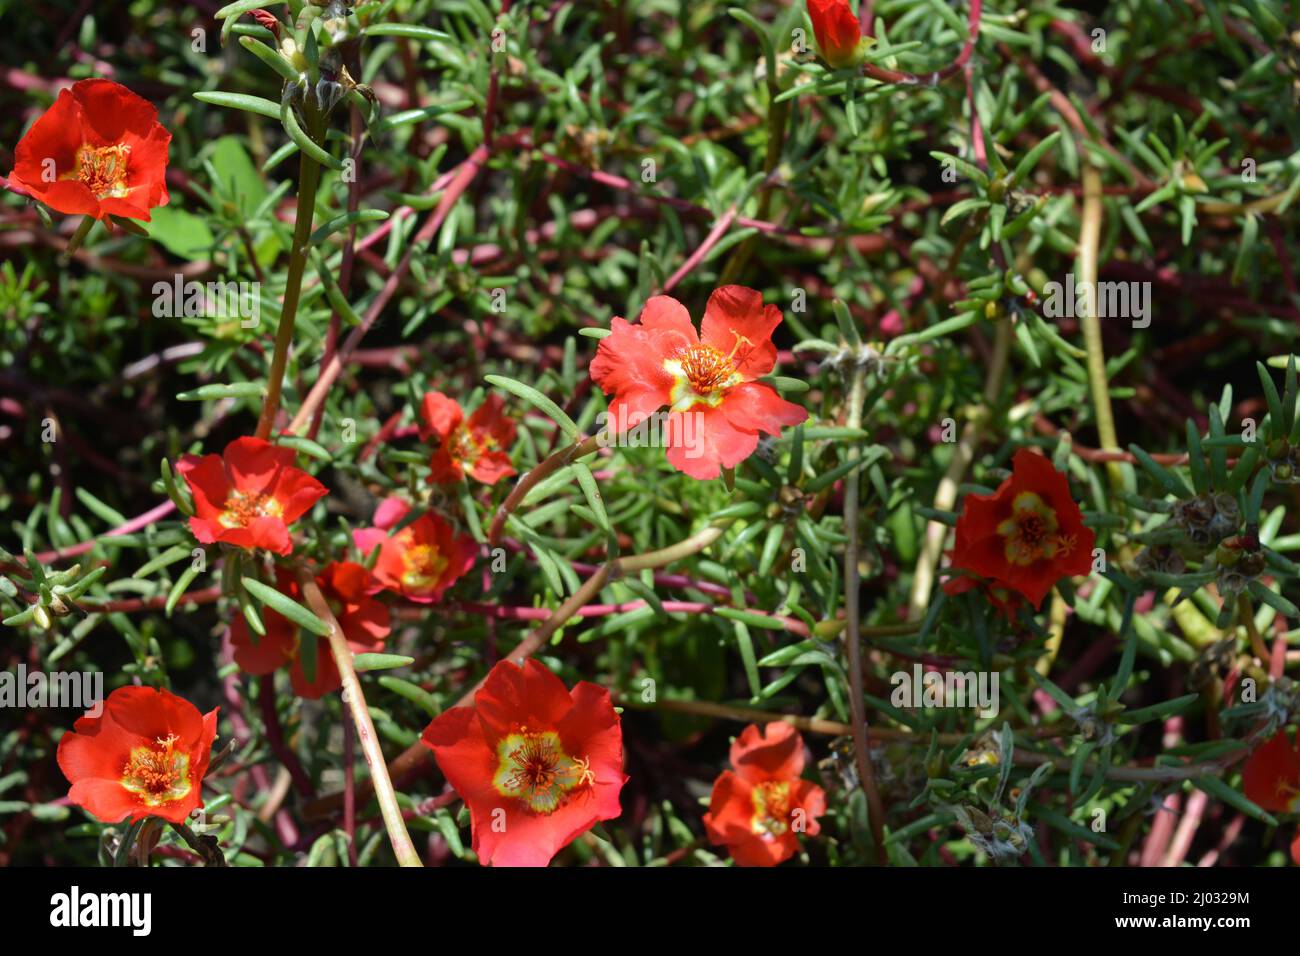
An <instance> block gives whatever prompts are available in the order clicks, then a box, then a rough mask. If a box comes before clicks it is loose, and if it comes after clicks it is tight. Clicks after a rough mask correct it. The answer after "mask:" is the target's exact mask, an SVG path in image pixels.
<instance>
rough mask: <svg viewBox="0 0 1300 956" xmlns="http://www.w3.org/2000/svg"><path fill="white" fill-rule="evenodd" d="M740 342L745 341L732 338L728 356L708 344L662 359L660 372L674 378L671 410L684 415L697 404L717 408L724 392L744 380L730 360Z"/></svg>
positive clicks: (695, 346)
mask: <svg viewBox="0 0 1300 956" xmlns="http://www.w3.org/2000/svg"><path fill="white" fill-rule="evenodd" d="M742 342H747V340H746V339H745V338H744V337H743V336H739V335H738V336H736V347H735V348H733V349H732V350H731V354H730V355H727V354H725V353H724V352H723V351H722V350H721V349H716V348H714V347H713V346H712V345H692V346H690V347H689V348H685V349H679V350H678V351H677V352H675V353H673V355H672V356H670V357H669V358H667V359H665V360H664V370H665V371H667V372H668V374H669V375H671V376H672V377H673V379H674V382H673V387H672V391H671V397H672V410H673V411H675V412H684V411H686V410H688V409H690V408H692V407H693V406H695V405H699V404H703V405H708V406H709V407H710V408H717V407H718V406H719V405H721V404H722V399H723V398H724V397H725V396H726V392H727V389H729V388H732V387H733V386H735V385H739V384H740V383H741V382H743V381H744V377H743V376H742V375H741V374H740V373H739V372H737V371H736V363H735V361H734V357H735V354H736V349H738V348H740V345H741V343H742Z"/></svg>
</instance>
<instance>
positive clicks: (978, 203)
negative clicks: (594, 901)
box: [0, 0, 1300, 866]
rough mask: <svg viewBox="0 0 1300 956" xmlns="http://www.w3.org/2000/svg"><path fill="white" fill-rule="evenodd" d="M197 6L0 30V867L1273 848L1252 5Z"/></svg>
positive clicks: (1288, 646)
mask: <svg viewBox="0 0 1300 956" xmlns="http://www.w3.org/2000/svg"><path fill="white" fill-rule="evenodd" d="M220 6H221V5H220V4H218V3H213V2H203V0H199V2H193V3H185V4H180V3H165V2H159V0H132V2H115V3H79V2H74V0H52V2H50V3H46V4H41V5H36V6H33V5H20V4H17V3H14V2H12V0H0V18H2V19H3V23H4V30H3V31H2V33H0V50H3V61H4V63H5V64H6V68H5V70H4V71H3V72H2V73H0V107H2V112H0V116H2V117H3V119H0V173H4V174H5V177H6V178H5V180H4V184H5V185H7V187H8V189H7V190H6V191H5V192H4V193H3V200H2V201H0V256H2V257H3V260H4V261H3V263H2V264H0V452H2V453H0V516H2V517H3V520H2V521H0V547H2V548H3V551H0V570H3V572H4V574H3V576H0V612H2V613H0V616H3V617H4V618H5V621H4V623H5V625H7V626H6V627H4V628H3V629H0V658H2V659H3V665H4V668H5V669H6V670H7V671H8V672H9V673H11V674H14V675H17V674H19V673H20V672H21V673H26V674H37V673H40V674H47V675H54V674H59V673H73V674H77V675H82V674H86V675H93V674H102V675H103V682H104V683H103V691H104V694H105V695H108V694H109V693H110V692H113V691H115V690H117V691H118V693H119V694H121V695H122V696H120V697H117V696H115V697H113V698H110V700H109V703H108V706H107V709H106V710H105V711H104V713H105V715H106V716H105V717H104V718H103V719H102V721H101V720H100V718H99V717H96V718H94V719H93V720H90V719H87V720H86V721H85V722H78V718H79V717H80V716H81V713H82V711H83V710H86V709H87V706H86V704H87V702H79V703H78V704H77V705H75V706H74V705H70V704H68V702H66V701H56V700H52V699H41V700H36V699H35V698H31V697H30V695H27V696H26V697H25V696H24V693H25V688H23V689H21V690H19V692H18V694H17V695H14V696H11V697H10V698H8V699H6V698H5V696H4V686H3V685H0V861H2V862H5V863H10V864H45V865H60V864H88V863H96V862H99V863H104V864H106V865H110V864H114V863H117V864H123V863H127V862H131V861H135V862H140V861H142V860H148V859H149V855H150V853H152V861H153V863H154V865H172V866H176V865H197V864H198V863H199V862H206V863H208V864H214V863H220V862H223V861H224V862H226V863H228V864H230V865H248V866H258V865H266V866H294V865H392V864H393V863H395V862H418V861H422V862H423V863H425V864H426V865H442V864H452V863H457V862H458V861H470V862H472V861H474V860H475V859H476V858H477V859H478V860H479V861H480V862H484V863H486V862H494V863H534V864H545V863H547V862H548V861H550V860H551V859H552V857H553V858H554V862H553V865H597V866H624V865H630V866H663V865H674V866H685V865H729V861H734V862H735V863H737V864H747V865H771V864H773V863H781V862H784V861H785V860H787V859H789V860H792V862H790V863H785V865H787V866H797V865H800V864H812V865H827V864H829V865H858V864H870V863H877V862H888V863H893V864H898V865H916V864H919V865H930V866H948V865H991V864H994V863H997V864H1002V865H1053V866H1094V865H1107V864H1109V865H1161V864H1164V865H1181V864H1197V863H1199V864H1203V865H1213V864H1233V865H1286V864H1287V863H1288V862H1289V860H1290V859H1291V857H1292V855H1295V857H1296V860H1297V862H1300V844H1297V849H1296V850H1294V851H1291V852H1288V850H1289V845H1290V844H1291V842H1292V840H1293V839H1295V833H1296V814H1297V812H1300V803H1297V797H1300V756H1296V755H1295V753H1294V751H1293V750H1291V748H1290V744H1289V740H1290V739H1293V737H1294V731H1295V724H1296V722H1297V719H1298V718H1300V690H1298V689H1297V684H1296V682H1295V680H1294V678H1293V676H1290V675H1294V674H1295V670H1296V667H1297V665H1298V664H1300V647H1298V646H1297V644H1298V642H1300V609H1298V608H1297V606H1296V603H1293V602H1300V585H1298V583H1297V577H1300V565H1297V563H1295V561H1293V559H1292V557H1291V556H1290V555H1292V554H1293V553H1294V552H1295V551H1297V550H1300V524H1298V523H1297V520H1296V517H1295V516H1294V515H1293V514H1291V513H1289V506H1291V505H1293V504H1295V503H1296V501H1297V498H1296V489H1297V487H1300V416H1298V415H1297V413H1296V405H1297V401H1298V400H1300V389H1298V388H1297V383H1296V369H1295V365H1294V360H1292V359H1291V358H1290V356H1291V355H1292V353H1294V352H1297V351H1300V349H1297V348H1296V346H1295V344H1294V343H1295V339H1296V337H1297V333H1298V331H1300V289H1298V287H1297V278H1296V266H1295V263H1296V257H1297V255H1300V243H1298V242H1297V235H1298V234H1297V229H1296V221H1297V220H1296V212H1295V209H1296V203H1295V199H1296V197H1297V194H1300V146H1298V145H1297V141H1298V139H1300V121H1298V120H1297V112H1296V107H1297V104H1298V103H1300V21H1297V20H1296V16H1297V8H1296V5H1295V4H1288V3H1285V2H1283V0H1172V2H1168V0H1114V2H1109V3H1100V2H1099V3H1091V4H1086V3H1068V2H1059V3H1058V2H1053V0H1034V2H1024V3H1017V2H1013V0H984V2H980V0H876V2H874V3H873V2H872V0H856V2H855V3H853V4H852V5H851V9H850V8H849V5H846V4H844V2H843V0H836V2H830V0H807V3H805V0H793V2H790V0H760V2H755V3H752V4H745V5H743V7H742V6H741V5H736V6H734V7H731V6H729V5H728V4H727V3H716V2H711V0H702V2H696V3H689V4H688V3H680V2H672V0H644V2H628V0H602V2H591V0H587V2H567V0H559V2H552V0H519V2H513V3H512V2H510V0H437V2H434V0H371V2H360V3H356V4H355V5H351V4H346V3H343V2H341V0H332V2H329V3H325V4H323V5H322V6H310V5H304V3H303V2H302V0H289V2H287V3H286V2H240V3H233V4H230V5H228V6H226V7H224V8H223V9H220V10H219V9H218V7H220ZM832 64H833V65H832ZM90 78H101V79H102V80H105V81H111V84H82V83H78V85H77V86H76V87H75V88H74V87H73V84H74V83H76V82H77V81H84V80H87V79H90ZM123 88H124V89H123ZM119 90H121V91H119ZM60 91H66V92H63V93H61V92H60ZM74 93H75V95H74ZM142 101H143V102H144V105H141V103H142ZM149 104H152V108H155V109H156V121H155V120H154V119H153V118H151V117H150V116H149V109H148V107H149ZM47 114H49V115H53V116H54V117H55V118H54V119H52V120H50V121H49V122H48V123H46V124H45V125H43V126H42V125H41V124H42V122H43V121H42V119H41V118H42V117H43V116H46V115H47ZM155 122H156V124H159V125H160V126H161V127H162V132H157V131H155V130H154V124H155ZM165 134H170V143H169V146H168V148H167V150H166V154H165V157H162V156H159V155H157V153H158V143H160V142H163V140H162V139H161V137H162V136H164V135H165ZM24 143H25V144H27V145H22V144H24ZM151 144H152V145H151ZM51 158H52V161H51V165H50V168H52V169H55V170H56V171H57V173H58V175H57V176H54V177H45V178H42V173H41V170H42V169H43V168H45V167H43V166H42V161H43V160H45V159H51ZM160 161H161V162H162V163H163V165H165V187H163V186H162V185H161V182H160V181H158V180H157V177H158V176H161V175H162V170H163V166H160V165H158V164H159V162H160ZM146 167H147V168H146ZM151 177H152V178H151ZM164 200H166V201H165V203H164ZM1099 282H1100V283H1101V285H1097V283H1099ZM187 283H196V284H194V285H187ZM209 283H219V285H209ZM1108 284H1109V285H1108ZM1080 290H1084V291H1082V292H1081V291H1080ZM663 296H671V297H672V299H674V300H676V301H677V302H679V303H680V305H679V306H678V305H674V304H671V303H669V302H668V300H667V299H665V298H656V297H663ZM774 319H775V321H774ZM768 337H770V344H769V342H768ZM664 408H668V409H671V411H672V412H673V415H670V416H668V418H669V419H670V420H672V421H675V422H677V423H678V424H679V425H681V426H682V427H685V424H684V423H686V422H687V420H688V418H687V416H695V417H693V418H690V419H689V421H690V422H691V423H693V425H698V427H700V428H702V429H703V431H702V433H701V434H702V437H703V440H704V443H705V452H704V453H703V457H702V459H697V458H696V457H694V456H692V455H690V454H689V450H687V451H684V450H683V447H684V446H683V445H682V444H681V442H682V436H681V434H679V435H678V436H677V439H676V442H677V445H676V447H668V448H667V449H665V447H664V445H665V443H667V444H669V445H673V443H674V439H673V438H670V437H665V436H664V435H656V433H654V432H651V434H650V440H649V441H643V442H640V443H639V444H640V447H637V445H638V442H636V441H634V440H627V439H629V436H628V435H627V434H626V433H625V434H623V439H624V440H620V439H619V436H618V433H619V432H621V431H622V429H621V428H620V427H619V426H618V425H616V424H613V423H614V422H618V421H620V419H619V418H618V415H617V413H618V412H619V411H620V410H634V411H635V410H640V411H641V412H642V413H645V414H648V413H650V412H654V411H656V410H657V409H664ZM674 416H676V417H674ZM656 421H657V419H656ZM686 434H687V436H688V437H689V435H690V434H691V433H690V432H687V433H686ZM697 437H700V436H697ZM268 442H269V443H270V444H268ZM268 475H272V476H273V478H270V479H268V478H267V477H266V476H268ZM1293 624H1295V625H1297V628H1292V625H1293ZM525 660H527V661H529V664H528V665H527V666H526V667H525V668H524V669H522V670H521V669H519V667H517V666H516V665H518V664H522V663H523V662H524V661H525ZM533 662H536V663H533ZM927 673H929V674H933V675H936V676H935V677H926V676H925V675H926V674H927ZM489 675H491V676H490V677H489ZM953 675H969V677H970V678H971V682H970V685H969V686H968V687H967V688H966V689H967V690H969V691H970V692H971V693H972V694H973V695H975V696H970V697H967V698H964V699H963V700H962V701H961V702H958V701H956V700H955V699H954V696H953V693H952V692H953V691H954V690H955V689H957V688H959V687H960V686H961V682H960V681H958V682H957V684H954V682H953V680H952V676H953ZM485 678H487V682H486V683H483V681H484V679H485ZM945 679H946V680H947V692H946V693H944V692H941V691H940V690H936V685H935V682H936V681H937V682H938V683H940V684H942V683H943V682H944V681H945ZM584 682H586V683H584ZM131 685H142V686H143V688H160V689H165V690H166V691H168V693H166V694H154V693H153V692H152V691H150V692H149V693H144V692H143V691H142V690H139V689H137V690H133V691H129V692H128V691H121V690H118V689H120V688H127V687H129V686H131ZM593 685H594V686H593ZM12 686H13V685H12V682H11V691H12ZM53 687H54V683H53V678H51V683H50V688H51V689H53ZM340 688H342V689H341V690H340ZM981 690H982V691H986V692H988V693H991V694H992V697H991V698H989V699H986V698H985V697H984V696H983V695H981V694H977V693H976V692H977V691H981ZM606 692H607V693H608V696H605V694H606ZM976 697H979V699H978V700H976ZM214 708H216V709H217V713H216V717H215V721H216V723H215V726H216V740H215V742H212V741H211V740H210V739H208V737H207V734H208V733H209V732H210V727H209V722H210V720H211V712H212V711H213V710H214ZM471 708H473V709H471ZM204 715H208V716H207V718H206V719H205V718H204ZM774 721H775V722H778V723H773V722H774ZM780 721H785V722H786V723H780ZM74 722H77V727H76V729H75V732H74V727H73V725H74ZM747 725H757V726H747ZM788 725H793V726H794V728H795V729H796V730H797V731H798V732H797V733H792V732H791V730H790V729H788ZM358 731H360V733H358ZM1279 734H1284V735H1285V736H1284V737H1279V736H1278V735H1279ZM96 740H98V741H99V743H98V744H96V743H95V741H96ZM115 740H116V741H118V742H119V743H118V744H117V746H119V747H120V748H121V749H120V750H115V751H111V752H110V751H109V750H108V749H106V748H108V747H109V745H110V743H111V742H112V741H115ZM209 748H210V751H209ZM619 748H621V750H620V749H619ZM385 765H386V767H387V769H386V770H385V769H384V768H385ZM623 775H625V776H626V782H625V783H623V782H621V777H622V776H623ZM79 781H81V782H79ZM620 786H621V790H620ZM70 787H71V791H70ZM200 787H201V788H202V798H203V803H204V804H205V806H204V809H203V810H202V811H201V812H199V814H198V815H197V816H188V814H189V812H190V810H191V809H192V803H193V800H194V798H195V796H196V794H197V791H198V788H200ZM78 788H81V789H78ZM114 788H116V789H114ZM110 790H111V791H112V792H111V794H110V795H109V796H105V794H107V793H108V792H109V791H110ZM123 791H125V793H124V792H123ZM110 797H111V799H110ZM498 810H500V816H499V818H498V815H497V812H496V811H498ZM186 821H188V822H186ZM498 823H499V824H500V826H501V827H502V829H501V830H496V829H494V827H495V826H496V825H497V824H498ZM471 833H472V836H471ZM407 834H409V841H410V843H409V844H408V843H407V842H406V840H407ZM475 849H477V851H478V852H477V854H476V853H475Z"/></svg>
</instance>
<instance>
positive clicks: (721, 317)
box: [700, 285, 781, 398]
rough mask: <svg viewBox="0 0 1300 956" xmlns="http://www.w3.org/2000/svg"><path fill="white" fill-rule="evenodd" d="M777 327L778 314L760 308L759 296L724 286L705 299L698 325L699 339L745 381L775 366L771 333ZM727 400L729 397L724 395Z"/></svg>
mask: <svg viewBox="0 0 1300 956" xmlns="http://www.w3.org/2000/svg"><path fill="white" fill-rule="evenodd" d="M780 324H781V310H780V309H778V308H777V307H776V306H775V305H763V294H762V293H761V292H759V291H758V290H756V289H747V288H745V287H744V286H739V285H724V286H723V287H722V288H720V289H716V290H715V291H714V293H713V294H712V295H711V296H709V302H708V305H706V306H705V307H704V321H703V322H702V323H701V324H700V339H701V340H702V341H703V342H704V343H705V344H706V345H712V346H713V347H714V348H715V349H717V350H718V351H720V352H722V353H723V354H725V355H731V356H732V358H733V361H734V362H735V363H736V371H738V372H739V373H740V374H741V375H743V376H744V377H745V379H746V380H748V381H753V380H754V379H756V378H761V377H762V376H764V375H767V374H768V373H769V372H771V371H772V368H773V367H774V366H775V365H776V346H775V345H773V344H772V330H773V329H775V328H776V327H777V326H778V325H780ZM727 397H728V398H730V397H731V396H730V393H728V396H727Z"/></svg>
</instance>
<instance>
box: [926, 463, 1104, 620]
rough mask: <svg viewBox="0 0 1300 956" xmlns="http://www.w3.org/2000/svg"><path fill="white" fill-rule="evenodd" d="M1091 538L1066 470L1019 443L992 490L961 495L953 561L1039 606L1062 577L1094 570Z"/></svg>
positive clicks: (959, 566)
mask: <svg viewBox="0 0 1300 956" xmlns="http://www.w3.org/2000/svg"><path fill="white" fill-rule="evenodd" d="M1096 537H1097V536H1096V535H1095V534H1094V533H1093V531H1092V529H1090V528H1085V527H1084V526H1083V514H1082V512H1080V511H1079V506H1078V505H1077V504H1075V503H1074V499H1073V498H1071V497H1070V486H1069V483H1068V482H1066V480H1065V476H1064V475H1063V474H1061V473H1060V472H1059V471H1057V470H1056V469H1055V468H1053V467H1052V463H1051V462H1050V461H1048V460H1047V459H1046V458H1044V457H1043V456H1042V455H1038V454H1035V453H1034V452H1032V451H1030V450H1029V449H1027V448H1021V449H1019V450H1018V451H1017V452H1016V454H1015V457H1014V458H1013V459H1012V472H1011V477H1009V478H1008V479H1007V480H1006V481H1004V482H1002V484H1001V485H999V486H998V490H997V491H996V492H994V493H993V494H991V495H967V496H966V500H965V502H963V504H962V512H961V516H960V517H959V518H958V519H957V535H956V543H955V545H954V547H953V552H952V565H953V567H955V568H963V569H965V570H967V571H974V572H975V573H976V574H978V575H981V576H982V577H984V578H987V579H989V581H990V583H992V584H995V585H1001V586H1002V587H1005V588H1007V589H1008V590H1010V591H1018V592H1019V593H1020V594H1023V595H1024V596H1025V598H1026V599H1027V600H1028V601H1029V603H1031V604H1032V605H1033V606H1034V607H1035V608H1037V607H1038V606H1039V605H1040V604H1042V602H1043V598H1044V597H1045V596H1046V595H1047V592H1048V591H1050V590H1051V589H1052V585H1054V584H1055V583H1056V582H1057V581H1059V580H1060V579H1061V578H1063V577H1067V576H1069V575H1075V574H1087V573H1088V572H1089V571H1090V570H1092V546H1093V544H1094V543H1095V541H1096Z"/></svg>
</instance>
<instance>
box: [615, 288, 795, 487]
mask: <svg viewBox="0 0 1300 956" xmlns="http://www.w3.org/2000/svg"><path fill="white" fill-rule="evenodd" d="M780 324H781V310H780V309H778V308H777V307H776V306H774V305H767V306H764V305H763V296H762V294H761V293H759V292H756V291H754V290H753V289H746V288H743V287H742V286H735V285H729V286H723V287H722V288H720V289H718V290H716V291H715V292H714V293H713V295H711V296H709V302H708V305H707V306H706V307H705V309H704V321H703V322H702V323H701V325H700V333H699V334H698V335H697V334H696V332H695V326H694V325H692V324H691V317H690V314H689V313H688V312H687V311H686V308H685V306H683V305H682V304H681V303H680V302H678V301H677V300H676V299H674V298H671V297H670V296H666V295H658V296H655V297H653V298H652V299H650V301H649V302H647V303H646V304H645V308H644V309H642V310H641V317H640V322H639V323H638V324H636V325H633V324H632V323H630V322H627V321H625V320H623V319H621V318H615V319H614V321H613V323H612V331H611V332H610V334H609V335H607V336H606V337H605V338H603V339H601V340H600V345H599V346H598V347H597V349H596V357H595V358H594V359H593V360H592V363H591V377H592V379H593V380H594V381H595V382H596V384H597V385H599V386H600V388H601V390H602V391H604V392H605V394H606V395H613V396H614V398H613V400H612V401H610V403H609V418H610V423H609V426H608V430H609V432H610V434H620V433H622V432H625V431H627V430H628V429H629V428H633V427H635V426H636V425H638V424H639V423H641V422H643V421H645V419H647V418H648V417H649V416H650V415H652V414H653V413H654V412H656V411H658V410H659V409H660V408H663V407H664V406H665V405H666V406H668V410H669V414H668V420H667V423H666V426H665V428H664V429H663V431H664V435H665V444H666V445H667V448H668V462H669V464H671V465H672V466H673V467H674V468H676V469H677V470H678V471H682V472H685V473H686V474H688V475H690V476H691V477H692V478H716V477H718V475H719V474H720V473H721V470H722V469H723V468H734V467H735V466H736V465H738V464H740V462H742V461H744V460H745V459H746V458H748V457H749V456H750V455H751V454H753V452H754V449H755V448H756V447H757V446H758V433H759V432H766V433H767V434H769V435H779V434H780V433H781V427H782V426H783V425H798V424H799V423H800V422H802V421H804V420H805V419H806V418H807V417H808V412H807V410H806V409H804V408H801V407H800V406H798V405H794V404H792V403H790V402H787V401H786V400H785V399H783V398H781V396H779V395H778V394H777V393H776V390H775V389H773V388H772V387H771V386H770V385H763V384H760V383H758V382H757V381H755V379H758V378H761V377H762V376H764V375H767V374H768V373H769V372H771V371H772V368H773V367H774V366H775V365H776V346H775V345H773V344H772V332H773V330H774V329H775V328H776V327H777V326H778V325H780ZM688 415H689V416H691V420H690V421H689V422H688V421H687V420H686V417H687V416H688Z"/></svg>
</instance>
